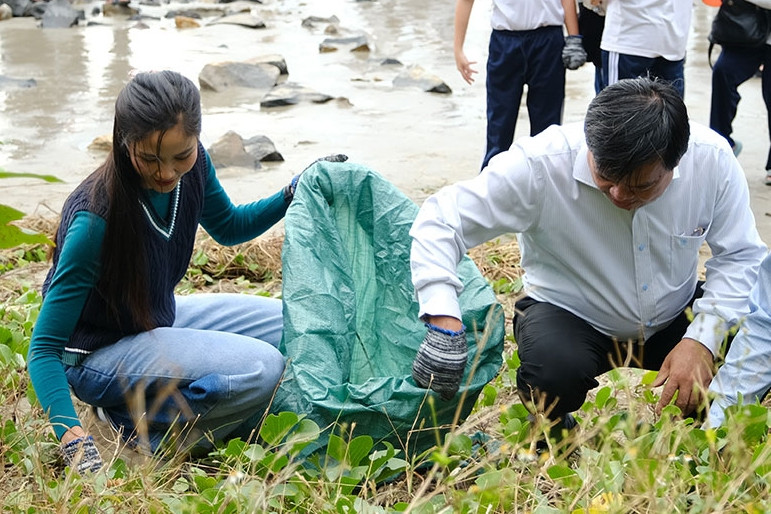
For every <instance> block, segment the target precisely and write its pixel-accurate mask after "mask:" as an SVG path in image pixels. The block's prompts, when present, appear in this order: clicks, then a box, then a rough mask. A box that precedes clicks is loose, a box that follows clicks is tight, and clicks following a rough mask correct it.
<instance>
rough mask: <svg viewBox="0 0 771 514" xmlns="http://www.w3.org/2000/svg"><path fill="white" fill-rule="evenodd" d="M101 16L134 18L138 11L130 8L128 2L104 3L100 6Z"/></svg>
mask: <svg viewBox="0 0 771 514" xmlns="http://www.w3.org/2000/svg"><path fill="white" fill-rule="evenodd" d="M102 14H104V15H105V16H108V17H109V16H136V15H137V14H139V9H137V8H136V7H131V6H130V5H129V3H128V2H113V3H109V4H108V3H105V4H104V5H103V6H102Z"/></svg>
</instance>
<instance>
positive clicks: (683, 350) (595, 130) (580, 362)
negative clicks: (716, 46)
mask: <svg viewBox="0 0 771 514" xmlns="http://www.w3.org/2000/svg"><path fill="white" fill-rule="evenodd" d="M506 233H516V234H517V237H518V240H519V245H520V250H521V253H522V261H521V265H522V268H523V269H524V271H525V274H524V277H523V283H524V285H525V292H526V294H527V296H526V297H524V298H523V299H521V300H520V301H518V302H517V314H516V316H515V319H514V335H515V338H516V340H517V344H518V352H519V357H520V360H521V366H520V368H519V369H518V371H517V385H518V389H519V392H520V395H521V396H523V400H525V401H526V403H527V404H529V405H530V406H531V408H532V407H534V408H539V409H540V410H541V411H543V412H545V413H546V414H547V415H548V416H549V417H550V418H551V419H553V420H555V421H559V420H563V421H565V422H566V424H567V423H568V421H569V420H570V416H569V413H570V412H572V411H574V410H576V409H578V408H580V406H581V405H582V404H583V402H584V400H585V397H586V393H587V392H588V391H589V390H590V389H592V388H594V387H596V386H597V385H598V383H597V381H596V379H595V377H597V376H598V375H600V374H602V373H604V372H606V371H608V370H609V369H611V368H612V367H613V366H617V365H622V362H621V361H623V360H624V357H625V356H626V355H631V356H632V359H631V362H629V363H628V364H627V363H623V365H631V366H637V367H643V368H646V369H658V370H660V372H659V375H658V378H657V381H656V385H662V384H663V385H664V388H663V390H662V393H661V401H660V402H659V406H658V407H659V409H660V408H661V407H662V406H664V405H666V404H668V403H669V402H670V401H671V400H672V398H673V395H674V393H675V392H676V391H677V392H678V395H677V400H676V402H675V403H676V405H677V406H679V407H680V408H681V409H682V411H683V412H684V413H688V412H690V411H692V410H693V409H694V408H695V407H697V406H698V405H700V404H701V403H702V401H703V395H702V394H701V393H702V392H703V390H704V389H706V387H707V385H708V384H709V382H710V379H711V378H712V374H713V362H714V358H715V356H717V355H718V354H719V353H720V351H721V345H722V343H723V341H724V338H725V335H726V334H727V331H728V329H729V327H731V326H732V325H733V324H735V323H736V322H737V321H738V320H739V319H740V318H741V317H742V316H744V315H745V314H746V313H747V312H748V306H747V304H748V302H747V296H748V294H749V291H750V288H751V286H752V284H753V283H754V281H755V277H756V274H757V269H758V266H759V263H760V262H761V260H762V259H763V257H764V256H765V254H766V252H767V248H766V245H765V244H764V243H763V242H762V241H761V239H760V236H759V235H758V232H757V230H756V228H755V219H754V217H753V215H752V211H751V210H750V205H749V192H748V187H747V182H746V179H745V177H744V173H743V171H742V169H741V167H740V166H739V163H738V161H737V160H736V158H735V157H734V155H733V153H732V152H731V149H730V147H729V146H728V143H727V142H726V141H725V139H724V138H722V137H720V136H719V135H718V134H716V133H715V132H713V131H711V130H709V129H708V128H706V127H703V126H701V125H697V124H689V121H688V113H687V110H686V107H685V104H684V103H683V101H682V97H681V96H680V95H679V94H678V92H677V91H676V89H675V88H674V87H673V86H672V85H671V84H669V83H667V82H664V81H657V80H651V79H648V78H638V79H628V80H622V81H619V82H617V83H616V84H613V85H611V86H608V87H607V88H605V89H604V90H603V91H601V92H600V93H599V94H598V95H597V96H596V97H595V98H594V99H593V100H592V102H591V104H590V105H589V108H588V110H587V114H586V119H585V122H584V124H583V126H582V125H581V124H574V125H566V126H562V127H559V126H554V127H550V128H549V129H547V130H546V131H544V132H542V133H541V134H539V135H537V136H535V137H531V138H523V139H520V140H518V141H516V142H515V143H514V144H513V145H512V147H511V148H510V150H509V151H507V152H503V153H501V154H499V155H498V156H496V157H494V158H493V159H492V160H491V161H490V164H489V166H488V167H487V169H486V171H485V172H484V173H482V174H480V175H479V176H478V177H476V178H474V179H471V180H467V181H463V182H459V183H457V184H455V185H452V186H448V187H446V188H444V189H442V190H440V191H439V192H438V193H436V194H434V195H432V196H431V197H430V198H428V199H427V200H426V202H425V203H424V204H423V206H422V207H421V209H420V212H419V214H418V216H417V218H416V220H415V223H414V225H413V227H412V230H411V235H412V237H413V243H412V254H411V267H412V279H413V284H414V286H415V290H416V293H417V298H418V301H419V304H420V313H419V315H420V316H421V318H422V319H424V320H425V321H426V324H427V326H428V332H427V336H426V339H425V341H424V343H423V344H422V345H421V348H420V349H419V351H418V355H417V356H416V359H415V363H414V365H413V377H414V378H415V381H416V383H418V385H421V386H423V387H429V386H430V387H431V388H432V389H434V390H435V391H437V392H439V393H440V394H441V395H442V396H443V397H444V398H448V397H451V396H452V394H453V393H454V391H456V390H457V385H456V382H458V381H459V380H460V376H461V375H462V372H463V367H462V365H464V364H466V354H465V351H466V348H465V345H464V343H465V332H464V330H465V327H463V326H462V323H461V319H462V313H461V312H460V309H459V306H458V301H457V295H458V292H459V291H460V289H461V283H460V282H459V281H458V278H457V275H456V266H457V263H458V262H459V260H460V258H461V257H462V256H463V255H464V254H465V253H466V251H467V250H468V249H469V248H471V247H473V246H476V245H478V244H480V243H482V242H484V241H487V240H490V239H493V238H495V237H498V236H500V235H502V234H506ZM704 241H706V242H707V244H708V245H709V246H710V249H711V251H712V257H711V258H710V259H709V260H708V261H707V263H706V266H707V278H706V281H705V282H704V283H703V284H700V283H698V280H697V269H698V265H699V248H700V247H701V246H702V243H703V242H704ZM688 307H692V309H693V313H694V315H695V317H694V319H693V321H689V319H688V317H687V315H686V313H685V311H686V309H687V308H688ZM627 351H629V352H630V353H629V354H627ZM619 356H620V359H619V358H618V357H619ZM459 373H460V375H459Z"/></svg>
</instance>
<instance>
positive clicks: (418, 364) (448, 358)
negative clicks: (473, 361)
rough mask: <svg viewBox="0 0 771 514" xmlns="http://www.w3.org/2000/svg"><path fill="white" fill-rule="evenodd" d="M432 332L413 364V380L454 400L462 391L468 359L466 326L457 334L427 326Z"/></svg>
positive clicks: (429, 331) (427, 335)
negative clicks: (460, 390) (461, 383)
mask: <svg viewBox="0 0 771 514" xmlns="http://www.w3.org/2000/svg"><path fill="white" fill-rule="evenodd" d="M426 327H428V332H426V337H425V338H424V339H423V342H422V343H421V345H420V348H418V354H417V355H416V356H415V360H414V361H413V363H412V378H413V379H415V383H416V384H418V386H419V387H423V388H428V387H430V388H431V389H433V390H434V391H436V392H437V393H439V395H440V396H441V397H442V399H443V400H450V399H451V398H452V397H453V396H455V393H457V392H458V388H459V387H460V382H461V380H462V379H463V371H464V370H465V369H466V360H467V359H468V344H467V343H466V329H465V327H464V328H462V329H461V330H460V332H453V331H451V330H445V329H443V328H439V327H437V326H434V325H432V324H430V323H426Z"/></svg>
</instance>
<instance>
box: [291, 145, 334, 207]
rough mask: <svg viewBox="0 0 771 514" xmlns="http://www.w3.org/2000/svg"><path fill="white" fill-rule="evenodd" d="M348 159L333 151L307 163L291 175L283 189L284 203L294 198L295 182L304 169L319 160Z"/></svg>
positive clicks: (298, 179)
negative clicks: (295, 173) (302, 168)
mask: <svg viewBox="0 0 771 514" xmlns="http://www.w3.org/2000/svg"><path fill="white" fill-rule="evenodd" d="M347 160H348V156H347V155H345V154H342V153H333V154H331V155H327V156H326V157H319V158H318V159H316V160H315V161H313V162H312V163H310V164H309V165H307V166H306V167H305V169H304V170H302V171H301V172H300V173H298V174H297V175H295V176H294V177H292V180H291V181H290V182H289V184H287V185H286V186H285V187H284V189H283V191H284V201H285V202H286V203H291V202H292V200H293V199H294V192H295V191H296V190H297V183H298V182H299V181H300V175H302V174H303V173H305V170H307V169H308V168H310V167H311V166H313V165H314V164H316V163H317V162H319V161H327V162H345V161H347Z"/></svg>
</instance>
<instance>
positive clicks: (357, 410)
mask: <svg viewBox="0 0 771 514" xmlns="http://www.w3.org/2000/svg"><path fill="white" fill-rule="evenodd" d="M417 211H418V207H417V205H415V204H414V203H413V202H412V201H411V200H409V199H408V198H407V197H406V196H405V195H404V194H402V193H401V192H400V191H399V190H398V189H397V188H396V187H395V186H393V185H392V184H391V183H390V182H388V181H387V180H385V179H384V178H383V177H382V176H380V175H379V174H378V173H376V172H374V171H372V170H370V169H368V168H366V167H363V166H360V165H356V164H351V163H347V162H346V163H329V162H319V163H316V164H314V165H313V166H312V167H310V168H309V169H307V170H306V171H305V173H304V174H303V176H302V180H300V182H299V186H298V188H297V191H296V193H295V197H294V200H293V202H292V205H291V207H290V208H289V210H288V212H287V214H286V218H285V239H284V246H283V253H282V261H283V269H282V273H283V278H282V281H283V310H284V336H283V340H282V342H281V347H280V349H281V351H282V352H283V353H284V355H285V356H286V358H287V367H286V372H285V377H284V380H283V381H282V383H281V384H280V386H279V388H278V391H277V393H276V397H275V399H274V401H273V404H272V406H271V412H273V413H279V412H284V411H291V412H295V413H298V414H304V415H305V416H306V418H308V419H311V420H313V421H314V422H316V423H317V424H318V425H319V427H321V429H322V436H321V437H320V438H319V439H318V440H317V441H316V442H315V443H314V444H312V445H311V446H310V447H309V448H307V449H306V450H307V451H308V452H309V453H313V452H314V451H317V450H319V449H321V448H323V447H324V446H325V445H326V444H327V441H328V438H329V434H330V433H336V434H338V435H342V436H343V437H344V438H346V439H347V438H349V437H355V436H358V435H364V434H368V435H370V436H371V437H372V438H373V439H374V441H375V444H376V447H377V443H378V441H388V442H390V443H391V444H393V445H394V447H395V448H397V449H402V450H403V451H405V454H414V453H415V452H422V451H424V450H425V449H427V448H429V447H431V446H432V445H434V444H436V443H437V441H441V440H443V439H437V436H440V437H443V435H442V433H443V432H444V431H446V429H447V428H448V427H449V425H451V423H452V421H453V418H454V416H455V414H456V410H457V409H459V419H460V420H463V419H464V418H465V417H466V416H468V414H469V413H470V411H471V409H472V407H473V405H474V403H475V401H476V398H477V397H478V395H479V393H480V392H481V390H482V387H483V386H484V385H485V384H486V383H487V382H489V381H490V380H492V379H493V378H494V377H495V375H496V374H497V373H498V371H499V369H500V366H501V364H502V351H503V337H504V316H503V309H502V308H501V306H500V305H499V304H498V303H496V299H495V295H494V294H493V291H492V289H491V288H490V287H489V285H488V284H487V282H486V281H485V279H484V278H483V277H482V275H481V273H480V272H479V270H478V269H477V268H476V266H475V265H474V263H473V261H471V259H469V258H468V257H465V258H464V259H463V261H462V262H461V263H460V265H459V267H458V272H459V275H460V277H461V280H462V281H463V284H464V286H465V288H464V291H463V293H462V294H461V295H460V305H461V308H462V312H463V313H464V318H463V322H464V324H465V325H466V327H467V333H468V343H469V361H468V365H467V367H466V374H465V377H464V382H463V383H464V384H466V383H467V380H468V378H469V374H470V373H471V371H472V367H473V368H474V371H473V376H472V378H471V380H470V383H468V386H465V385H463V386H461V390H460V391H459V393H458V395H456V397H455V398H454V399H453V400H451V401H442V400H441V399H440V397H439V396H438V395H436V394H435V393H434V392H433V391H432V392H427V390H425V389H421V388H419V387H417V386H416V385H415V382H414V381H413V379H412V375H411V370H412V361H413V359H414V358H415V355H416V353H417V350H418V347H419V346H420V343H421V342H422V340H423V337H424V335H425V333H426V328H425V326H424V324H423V322H422V321H420V320H419V319H418V304H417V301H416V299H415V292H414V288H413V286H412V282H411V277H410V262H409V260H410V259H409V258H410V246H411V243H412V240H411V238H410V235H409V230H410V227H411V226H412V222H413V220H414V218H415V216H416V214H417ZM463 393H465V396H464V397H463V400H462V404H461V396H462V394H463ZM429 396H431V397H433V398H432V401H428V400H429V399H428V397H429Z"/></svg>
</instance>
